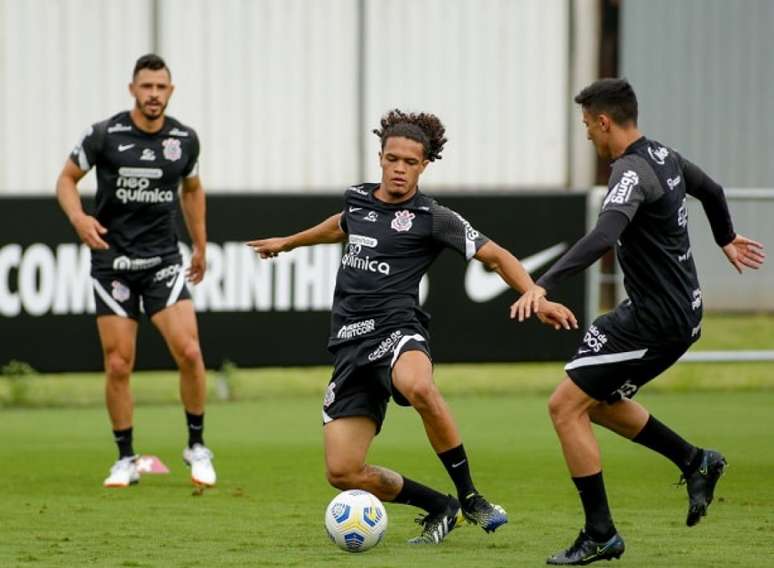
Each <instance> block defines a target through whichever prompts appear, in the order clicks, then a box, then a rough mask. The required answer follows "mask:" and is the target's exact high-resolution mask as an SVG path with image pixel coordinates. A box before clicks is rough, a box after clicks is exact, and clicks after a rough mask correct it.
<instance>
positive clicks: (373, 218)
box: [363, 211, 379, 223]
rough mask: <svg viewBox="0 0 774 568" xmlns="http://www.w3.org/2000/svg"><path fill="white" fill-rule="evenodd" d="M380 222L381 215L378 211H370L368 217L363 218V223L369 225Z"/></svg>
mask: <svg viewBox="0 0 774 568" xmlns="http://www.w3.org/2000/svg"><path fill="white" fill-rule="evenodd" d="M378 220H379V214H378V213H377V212H376V211H369V212H368V214H367V215H366V216H364V217H363V221H368V222H369V223H376V222H377V221H378Z"/></svg>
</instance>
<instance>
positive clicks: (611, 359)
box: [564, 305, 698, 403]
mask: <svg viewBox="0 0 774 568" xmlns="http://www.w3.org/2000/svg"><path fill="white" fill-rule="evenodd" d="M696 339H698V332H697V334H696V337H694V338H692V339H691V340H689V341H675V340H669V341H663V340H662V341H659V338H658V336H657V335H656V334H653V333H652V332H649V331H648V330H645V329H643V328H642V327H641V326H640V325H639V324H638V322H637V319H636V317H635V315H634V312H633V309H632V308H631V306H629V305H622V306H619V307H618V308H617V309H616V310H615V311H613V312H610V313H608V314H605V315H603V316H601V317H599V318H597V319H596V320H595V321H594V323H593V324H591V326H589V329H588V330H587V331H586V334H585V335H584V337H583V341H582V342H581V345H580V347H578V350H577V351H576V352H575V355H574V356H573V358H572V359H571V360H570V361H569V362H568V363H567V365H566V366H565V367H564V370H565V371H566V372H567V375H568V376H569V377H570V379H572V381H573V382H574V383H575V384H576V385H578V387H579V388H580V389H581V390H582V391H583V392H585V393H586V394H587V395H589V396H590V397H591V398H593V399H595V400H599V401H605V402H608V403H613V402H617V401H619V400H621V399H623V398H632V397H634V395H636V394H637V391H639V389H640V387H642V386H643V385H644V384H646V383H648V382H649V381H651V380H653V379H654V378H656V377H657V376H658V375H660V374H661V373H663V372H664V371H665V370H667V369H668V368H669V367H671V366H672V365H673V364H674V363H675V362H676V361H677V360H678V359H679V358H680V357H681V356H682V355H683V353H685V352H686V351H687V350H688V348H689V347H690V346H691V345H692V344H693V342H694V341H695V340H696Z"/></svg>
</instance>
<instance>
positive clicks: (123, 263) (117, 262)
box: [113, 255, 161, 272]
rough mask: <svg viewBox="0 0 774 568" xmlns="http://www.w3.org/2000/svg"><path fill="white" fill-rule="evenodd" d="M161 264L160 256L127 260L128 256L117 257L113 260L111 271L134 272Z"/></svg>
mask: <svg viewBox="0 0 774 568" xmlns="http://www.w3.org/2000/svg"><path fill="white" fill-rule="evenodd" d="M159 264H161V257H160V256H152V257H150V258H129V257H128V256H124V255H122V256H117V257H116V258H115V259H113V270H116V271H121V272H124V271H129V272H136V271H138V270H147V269H149V268H153V267H154V266H158V265H159Z"/></svg>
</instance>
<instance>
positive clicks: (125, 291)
mask: <svg viewBox="0 0 774 568" xmlns="http://www.w3.org/2000/svg"><path fill="white" fill-rule="evenodd" d="M111 286H112V287H113V289H112V291H111V292H110V295H111V296H113V298H114V299H115V300H116V301H117V302H125V301H127V300H128V299H129V296H131V292H130V291H129V288H127V287H126V285H125V284H123V283H121V282H119V281H118V280H113V282H111Z"/></svg>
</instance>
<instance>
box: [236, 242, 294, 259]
mask: <svg viewBox="0 0 774 568" xmlns="http://www.w3.org/2000/svg"><path fill="white" fill-rule="evenodd" d="M245 244H246V245H247V246H249V247H250V248H252V249H253V250H254V251H255V252H256V253H258V255H259V256H260V257H261V258H273V257H275V256H277V255H278V254H279V253H281V252H287V251H289V250H290V247H289V246H288V240H287V239H286V238H285V237H273V238H271V239H257V240H254V241H247V242H246V243H245Z"/></svg>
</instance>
